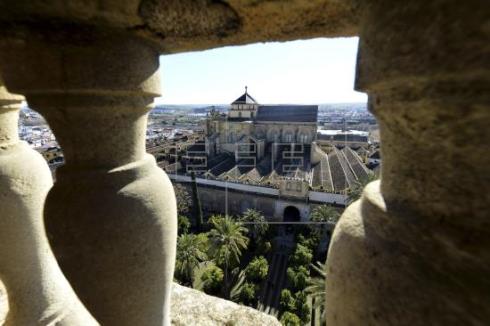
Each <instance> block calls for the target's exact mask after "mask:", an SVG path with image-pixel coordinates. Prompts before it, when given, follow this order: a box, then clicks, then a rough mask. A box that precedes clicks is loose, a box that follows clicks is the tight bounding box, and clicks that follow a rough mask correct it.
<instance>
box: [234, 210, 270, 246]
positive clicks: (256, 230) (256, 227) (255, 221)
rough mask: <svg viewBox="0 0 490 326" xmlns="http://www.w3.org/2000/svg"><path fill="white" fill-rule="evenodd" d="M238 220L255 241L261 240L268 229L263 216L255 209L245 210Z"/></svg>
mask: <svg viewBox="0 0 490 326" xmlns="http://www.w3.org/2000/svg"><path fill="white" fill-rule="evenodd" d="M239 220H240V222H242V223H243V225H244V226H245V227H246V228H247V229H248V230H249V234H250V235H251V237H252V238H254V239H255V240H258V239H260V238H262V237H263V236H264V235H265V234H266V232H267V230H268V229H269V224H267V222H266V220H265V217H264V215H262V214H261V213H260V212H259V211H256V210H255V209H247V210H246V211H245V213H244V214H243V215H242V216H241V217H240V219H239Z"/></svg>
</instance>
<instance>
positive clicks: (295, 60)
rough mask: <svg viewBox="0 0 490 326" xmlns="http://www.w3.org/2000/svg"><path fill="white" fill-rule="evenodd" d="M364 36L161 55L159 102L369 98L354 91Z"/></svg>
mask: <svg viewBox="0 0 490 326" xmlns="http://www.w3.org/2000/svg"><path fill="white" fill-rule="evenodd" d="M357 43H358V38H357V37H352V38H335V39H331V38H329V39H326V38H318V39H312V40H304V41H293V42H283V43H279V42H274V43H256V44H251V45H245V46H229V47H223V48H218V49H213V50H207V51H200V52H189V53H183V54H172V55H164V56H161V57H160V73H161V80H162V97H161V98H157V99H156V103H158V104H229V103H231V102H233V101H234V100H235V99H236V98H238V97H239V96H240V95H242V94H243V92H244V89H245V86H248V92H249V94H250V95H252V96H253V97H254V98H255V99H256V100H257V101H258V102H259V103H260V104H321V103H345V102H366V101H367V96H366V95H365V94H364V93H360V92H356V91H354V90H353V85H354V74H355V62H356V54H357Z"/></svg>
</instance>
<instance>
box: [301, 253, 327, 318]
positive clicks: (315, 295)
mask: <svg viewBox="0 0 490 326" xmlns="http://www.w3.org/2000/svg"><path fill="white" fill-rule="evenodd" d="M311 267H312V268H313V269H314V270H315V271H316V272H317V273H318V275H319V276H316V277H312V278H310V279H309V280H308V284H309V285H308V286H307V287H306V288H305V291H306V293H308V294H309V295H310V296H311V299H312V301H313V306H312V309H318V308H320V311H321V312H322V315H321V319H322V324H325V295H326V290H325V286H326V280H327V270H326V268H325V264H322V263H320V262H319V261H317V262H316V265H314V264H311Z"/></svg>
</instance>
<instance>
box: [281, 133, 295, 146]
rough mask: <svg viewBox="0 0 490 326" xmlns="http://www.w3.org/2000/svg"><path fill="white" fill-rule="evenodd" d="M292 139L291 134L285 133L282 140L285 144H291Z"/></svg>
mask: <svg viewBox="0 0 490 326" xmlns="http://www.w3.org/2000/svg"><path fill="white" fill-rule="evenodd" d="M293 138H294V136H293V133H292V132H286V133H285V134H284V137H283V140H284V142H286V143H292V142H293Z"/></svg>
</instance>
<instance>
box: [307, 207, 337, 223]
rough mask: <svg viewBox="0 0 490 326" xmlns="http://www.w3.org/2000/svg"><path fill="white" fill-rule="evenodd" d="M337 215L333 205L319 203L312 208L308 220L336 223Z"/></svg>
mask: <svg viewBox="0 0 490 326" xmlns="http://www.w3.org/2000/svg"><path fill="white" fill-rule="evenodd" d="M339 216H340V214H339V212H338V211H337V210H336V209H335V208H334V207H332V206H329V205H320V206H317V207H315V208H314V209H313V210H312V212H311V215H310V220H311V221H312V222H320V223H331V224H335V223H337V221H338V219H339Z"/></svg>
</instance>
